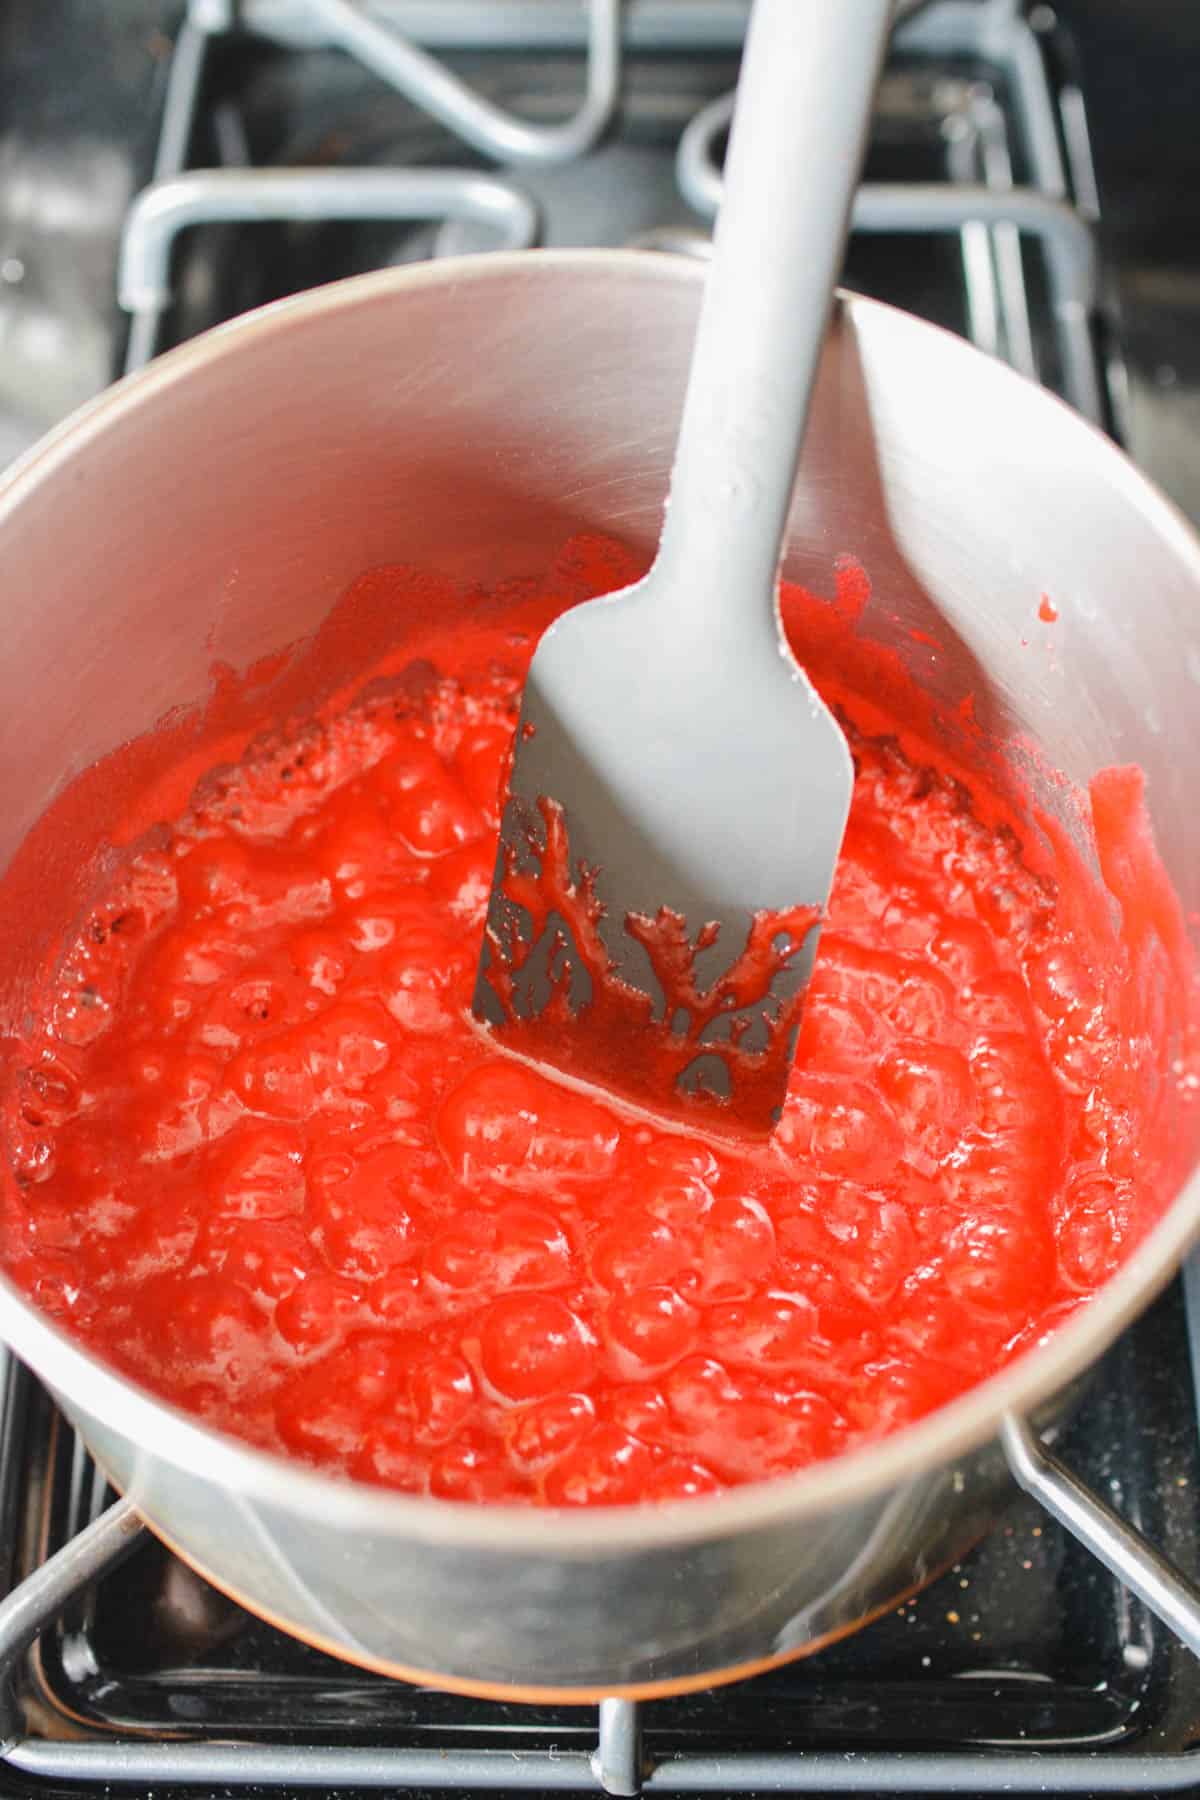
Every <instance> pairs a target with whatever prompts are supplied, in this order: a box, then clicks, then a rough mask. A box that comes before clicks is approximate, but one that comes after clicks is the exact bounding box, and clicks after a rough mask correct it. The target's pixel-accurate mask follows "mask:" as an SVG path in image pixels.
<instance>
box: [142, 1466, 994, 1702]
mask: <svg viewBox="0 0 1200 1800" xmlns="http://www.w3.org/2000/svg"><path fill="white" fill-rule="evenodd" d="M111 1485H112V1486H114V1487H115V1486H116V1484H115V1483H112V1484H111ZM117 1491H118V1492H119V1491H120V1490H119V1489H118V1490H117ZM138 1517H139V1518H140V1519H141V1521H142V1523H143V1525H145V1527H146V1529H147V1530H148V1531H151V1532H153V1534H154V1536H155V1537H156V1538H157V1539H158V1541H159V1543H160V1544H162V1545H163V1546H164V1547H165V1548H166V1549H167V1550H169V1551H170V1552H171V1555H172V1556H177V1557H178V1558H179V1560H180V1562H182V1563H186V1565H187V1567H188V1568H189V1569H191V1570H192V1572H193V1574H195V1575H198V1576H199V1577H200V1579H201V1580H202V1581H206V1582H207V1583H208V1584H209V1586H210V1587H214V1588H216V1589H217V1591H218V1593H221V1594H224V1595H225V1598H226V1599H227V1600H232V1601H233V1603H234V1604H235V1606H240V1607H241V1608H242V1610H243V1611H244V1612H248V1613H251V1614H252V1615H253V1616H254V1617H255V1618H256V1619H261V1620H262V1621H263V1623H264V1624H266V1625H270V1626H272V1627H273V1628H274V1629H275V1630H276V1631H282V1632H283V1633H284V1635H285V1636H286V1637H291V1638H296V1639H298V1640H299V1642H300V1643H302V1644H307V1645H308V1646H309V1648H310V1649H312V1650H319V1651H320V1652H321V1654H322V1656H331V1657H333V1658H334V1659H335V1660H336V1661H337V1662H344V1663H350V1664H352V1665H353V1667H355V1668H358V1669H366V1670H367V1671H368V1673H369V1674H372V1675H386V1676H387V1677H388V1678H389V1679H390V1680H392V1681H407V1682H409V1683H410V1684H411V1685H412V1686H414V1687H431V1688H438V1689H440V1690H441V1692H443V1693H447V1694H462V1695H464V1696H465V1697H466V1698H467V1699H470V1700H503V1701H508V1702H515V1703H517V1704H519V1705H526V1706H530V1705H538V1706H598V1705H599V1704H600V1702H601V1701H602V1700H668V1699H670V1698H671V1697H672V1696H674V1695H677V1694H697V1693H703V1692H704V1691H705V1690H706V1689H708V1688H715V1687H730V1686H732V1685H733V1683H734V1682H736V1681H749V1680H751V1679H752V1678H753V1677H754V1676H755V1675H765V1674H767V1673H768V1671H769V1670H771V1669H780V1668H782V1667H783V1666H784V1665H785V1664H786V1663H792V1662H800V1661H801V1660H802V1659H803V1658H804V1657H806V1656H815V1655H816V1653H817V1652H818V1651H819V1650H827V1649H828V1648H829V1647H830V1645H831V1644H837V1643H840V1642H841V1640H842V1639H843V1638H847V1637H852V1636H853V1634H854V1633H855V1632H856V1631H862V1630H863V1629H864V1628H865V1627H866V1626H868V1625H871V1624H873V1623H874V1622H875V1620H876V1619H881V1618H883V1617H884V1615H885V1614H886V1613H890V1612H895V1610H896V1608H897V1607H899V1606H903V1605H905V1603H906V1602H907V1601H909V1600H911V1599H912V1598H913V1596H914V1595H916V1594H920V1593H922V1592H924V1590H925V1589H926V1588H928V1587H932V1585H933V1583H934V1582H935V1581H937V1580H938V1579H939V1578H940V1577H941V1576H942V1575H944V1574H945V1573H946V1570H947V1569H949V1568H951V1567H953V1564H954V1563H955V1562H957V1561H958V1560H959V1558H958V1557H957V1556H956V1557H954V1558H953V1559H951V1560H948V1561H946V1562H944V1563H941V1564H939V1565H938V1567H937V1568H935V1569H932V1570H931V1571H930V1573H929V1574H928V1575H927V1576H926V1578H925V1580H924V1581H918V1582H914V1583H913V1585H912V1586H911V1587H907V1588H903V1589H901V1591H900V1592H899V1593H898V1594H896V1595H895V1597H894V1598H893V1599H891V1600H886V1601H884V1603H883V1604H882V1605H881V1606H876V1607H873V1608H872V1610H871V1611H870V1612H868V1613H864V1614H863V1616H862V1618H860V1619H854V1620H852V1621H851V1622H850V1623H849V1624H847V1625H839V1626H838V1627H837V1628H836V1629H835V1630H833V1631H827V1632H825V1633H823V1635H822V1636H820V1637H817V1638H813V1639H812V1641H811V1642H810V1643H807V1644H802V1645H801V1646H800V1647H799V1649H797V1650H785V1651H783V1652H782V1654H781V1655H779V1656H764V1657H760V1658H758V1659H757V1660H756V1661H754V1662H745V1663H737V1664H735V1665H734V1666H733V1667H732V1668H725V1669H712V1670H708V1671H706V1672H703V1673H701V1674H698V1675H681V1676H677V1677H675V1678H674V1679H671V1680H667V1681H637V1682H631V1683H630V1682H615V1683H610V1684H608V1685H606V1686H604V1687H522V1686H520V1685H513V1686H509V1685H508V1684H506V1683H502V1682H494V1681H468V1680H465V1679H464V1678H463V1677H461V1676H457V1675H441V1674H438V1673H437V1671H436V1670H433V1669H418V1668H413V1667H412V1666H410V1665H409V1664H408V1663H394V1662H388V1661H385V1660H384V1659H383V1658H382V1657H374V1656H363V1655H355V1654H353V1653H352V1652H351V1651H349V1650H346V1649H343V1648H342V1647H341V1646H340V1645H339V1644H336V1643H335V1642H334V1641H333V1639H332V1638H327V1637H322V1636H321V1634H320V1633H319V1632H315V1631H305V1630H302V1629H301V1628H300V1627H299V1626H297V1625H291V1624H289V1623H288V1621H287V1620H286V1619H284V1618H282V1617H280V1615H279V1614H278V1613H273V1612H271V1611H270V1610H269V1608H267V1607H265V1606H260V1605H259V1604H258V1602H257V1601H255V1600H250V1599H248V1598H247V1597H246V1595H245V1594H243V1593H241V1592H240V1591H239V1590H238V1589H237V1588H235V1587H233V1586H231V1585H230V1583H229V1582H227V1581H222V1580H220V1579H219V1578H218V1577H217V1576H215V1575H213V1574H212V1573H210V1571H209V1570H208V1569H206V1568H205V1567H204V1565H203V1563H200V1562H197V1560H196V1559H195V1557H193V1556H192V1555H190V1554H189V1552H188V1551H187V1550H185V1549H184V1548H183V1547H182V1545H180V1544H179V1543H178V1542H176V1540H175V1539H174V1538H173V1537H172V1536H171V1535H170V1533H169V1532H166V1531H164V1530H163V1529H162V1528H161V1526H159V1525H156V1524H155V1522H154V1520H153V1519H151V1518H148V1517H147V1515H146V1514H145V1513H144V1512H142V1511H141V1509H140V1508H139V1509H138Z"/></svg>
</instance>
